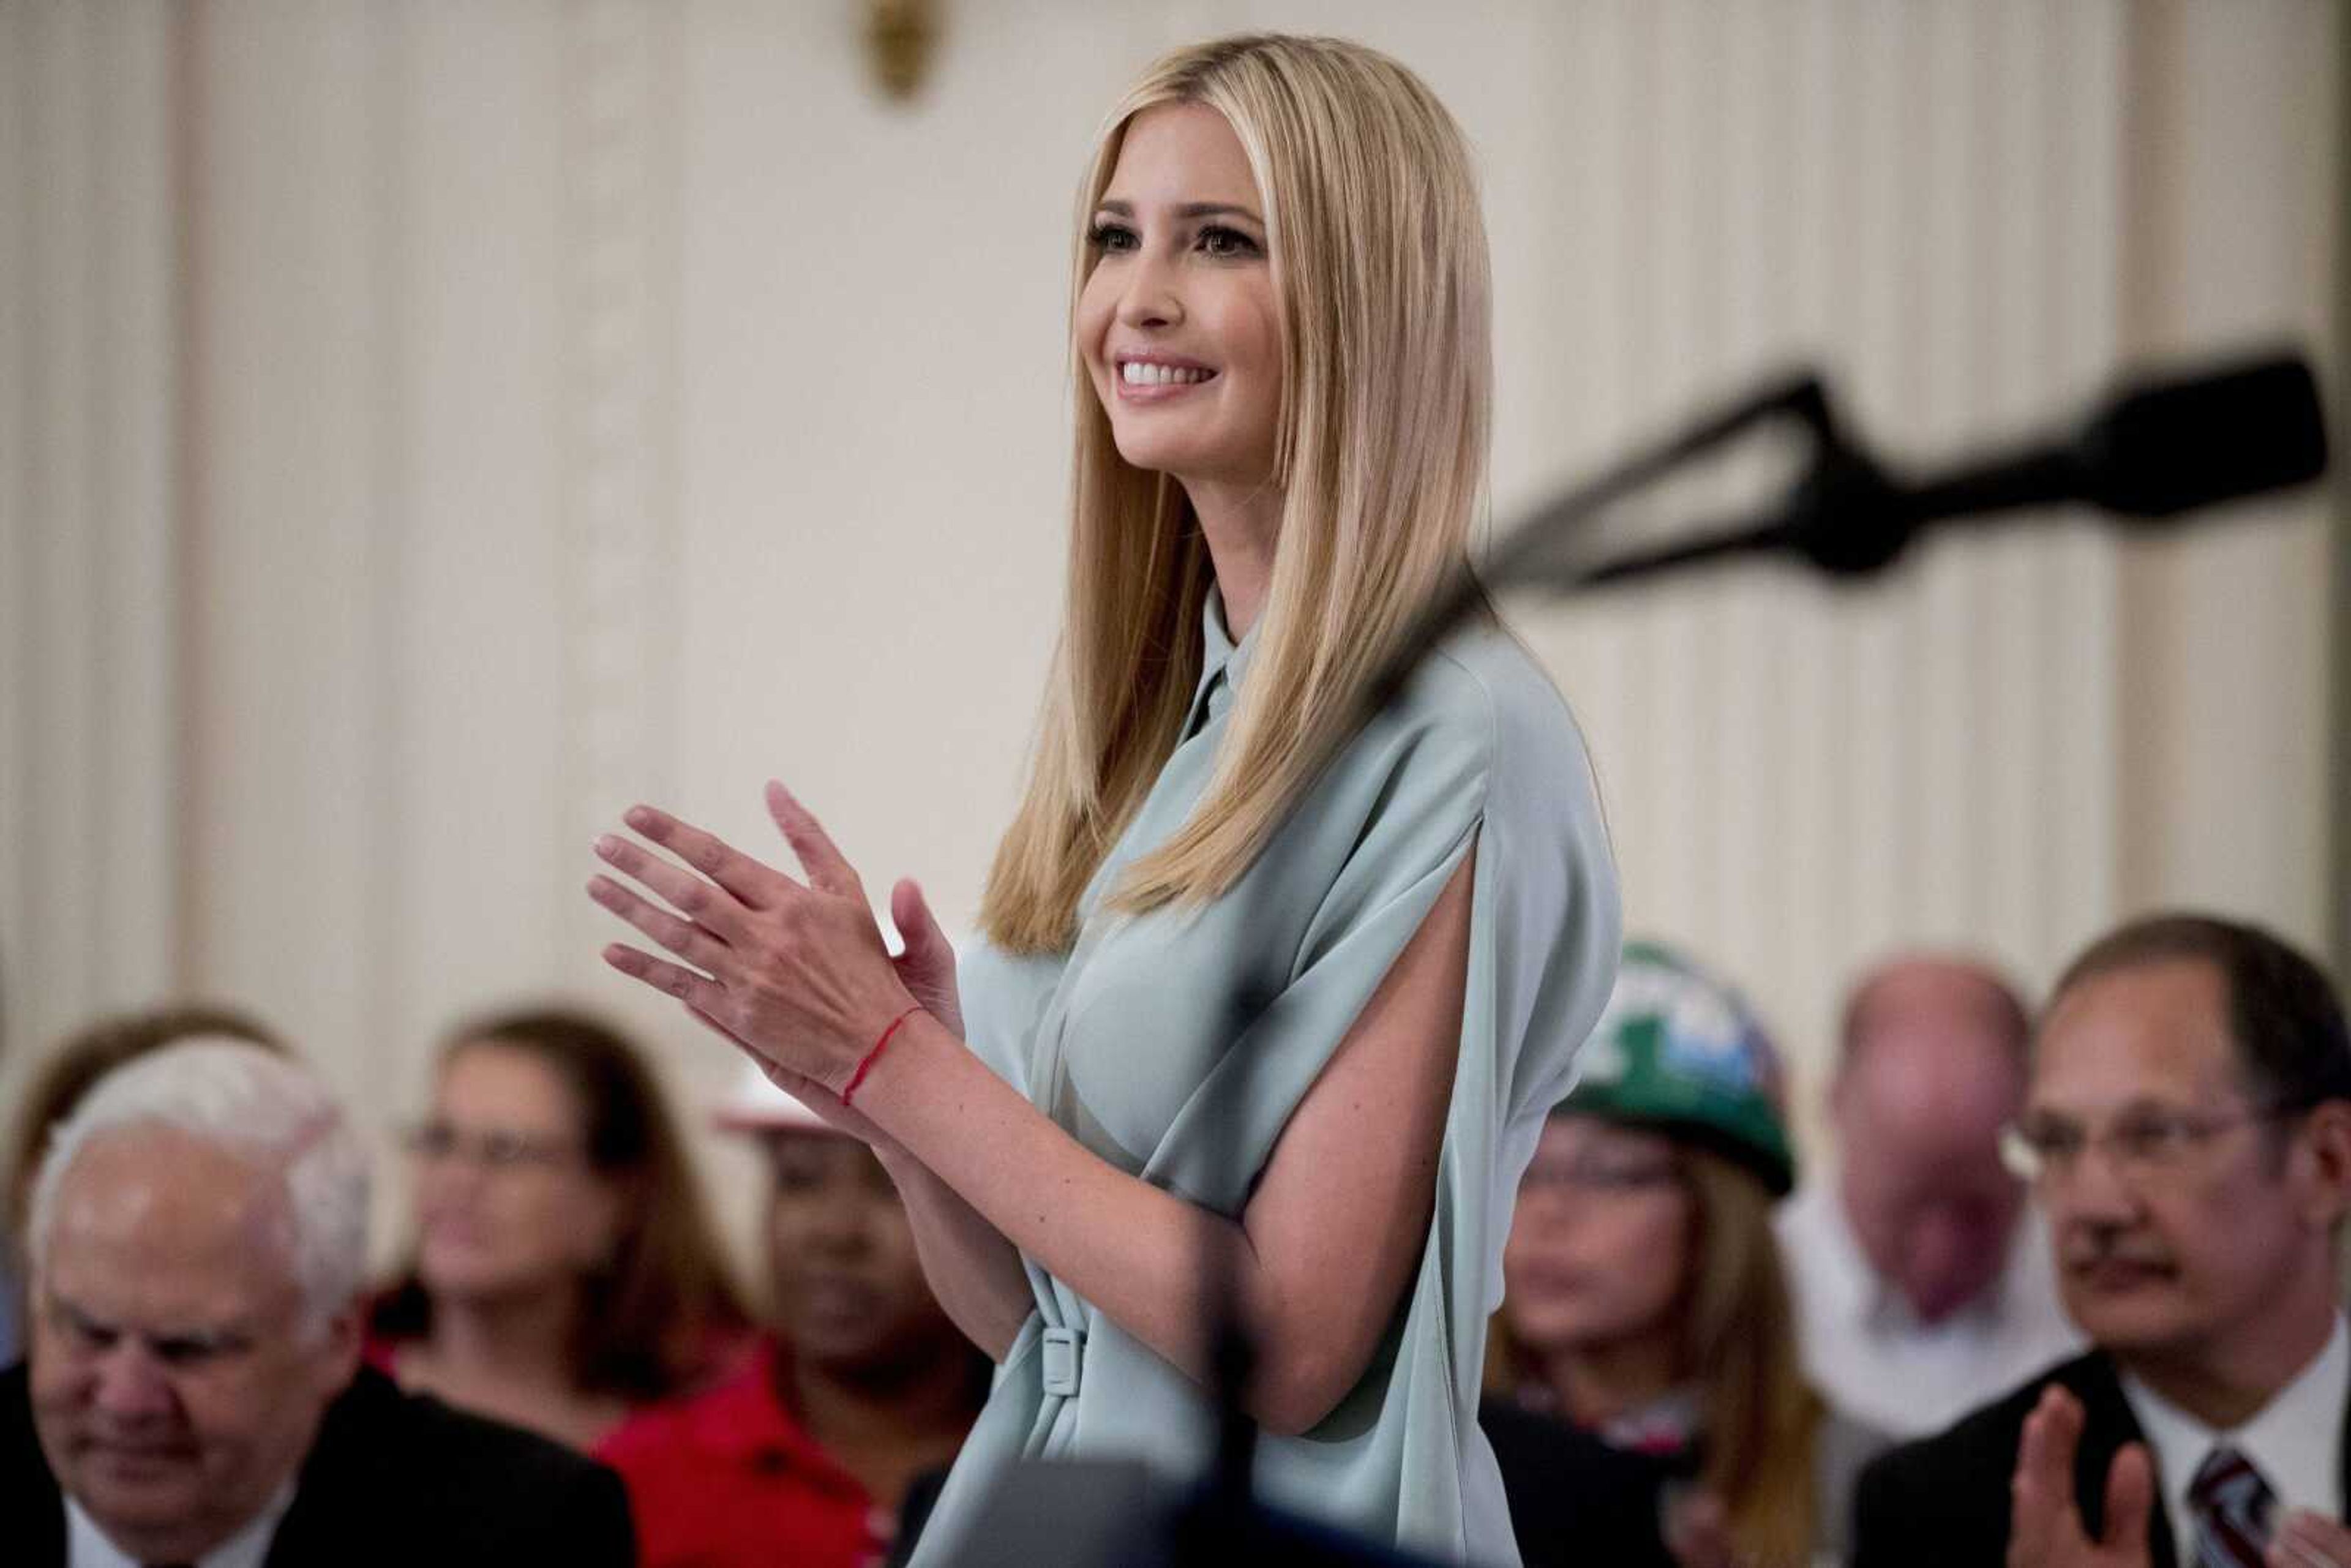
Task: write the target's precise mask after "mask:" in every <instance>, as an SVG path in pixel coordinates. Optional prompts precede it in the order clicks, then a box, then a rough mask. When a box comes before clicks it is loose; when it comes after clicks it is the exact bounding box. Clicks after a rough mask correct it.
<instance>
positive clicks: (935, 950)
mask: <svg viewBox="0 0 2351 1568" xmlns="http://www.w3.org/2000/svg"><path fill="white" fill-rule="evenodd" d="M890 924H891V925H895V926H896V927H897V928H898V938H899V940H900V941H902V942H904V943H905V945H906V956H905V962H907V963H909V964H913V965H915V966H917V967H921V968H924V969H929V968H933V967H936V966H938V965H940V964H946V965H947V966H949V967H952V966H953V965H954V963H955V947H954V946H953V944H951V943H949V942H948V941H947V934H946V932H945V931H942V930H941V929H939V922H938V918H937V916H935V915H933V914H932V913H931V906H930V904H929V903H928V901H926V900H925V898H924V897H923V889H922V885H921V884H920V883H917V882H915V881H914V878H913V877H911V876H906V877H900V878H899V879H898V884H897V885H896V886H895V887H893V888H892V889H891V890H890Z"/></svg>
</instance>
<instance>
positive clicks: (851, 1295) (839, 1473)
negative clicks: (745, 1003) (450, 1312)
mask: <svg viewBox="0 0 2351 1568" xmlns="http://www.w3.org/2000/svg"><path fill="white" fill-rule="evenodd" d="M745 1074H746V1082H745V1087H744V1089H743V1090H742V1091H741V1092H740V1093H738V1095H737V1098H736V1100H735V1101H734V1103H732V1104H730V1105H729V1106H728V1107H727V1108H726V1111H725V1112H723V1113H721V1117H720V1124H721V1125H722V1126H724V1127H726V1128H728V1129H729V1130H731V1131H735V1132H739V1133H745V1134H750V1135H752V1136H755V1137H757V1138H758V1140H759V1141H760V1143H761V1145H763V1152H764V1153H765V1155H767V1159H768V1169H769V1173H770V1176H771V1177H772V1185H771V1186H770V1187H769V1190H768V1213H767V1236H766V1243H767V1248H766V1250H767V1264H768V1291H769V1301H768V1308H769V1320H768V1321H769V1322H770V1324H771V1327H770V1329H769V1330H768V1333H765V1334H763V1335H762V1336H761V1337H760V1340H759V1343H758V1352H757V1354H755V1355H754V1356H753V1357H752V1359H751V1361H750V1362H749V1364H747V1366H746V1367H745V1368H744V1369H743V1370H742V1371H741V1372H739V1373H738V1374H737V1375H736V1376H735V1377H733V1378H732V1379H731V1380H729V1381H728V1382H726V1383H725V1384H723V1385H720V1386H718V1387H716V1388H713V1389H711V1390H710V1391H709V1392H707V1393H705V1394H702V1395H699V1396H693V1397H689V1398H686V1399H683V1400H679V1401H676V1402H674V1403H672V1404H669V1405H666V1406H654V1407H653V1408H651V1409H649V1410H647V1411H645V1412H644V1413H643V1414H642V1415H640V1416H637V1417H635V1418H634V1419H633V1420H632V1421H630V1422H629V1423H628V1424H627V1425H626V1426H624V1427H622V1428H621V1430H620V1431H619V1432H618V1433H617V1434H616V1435H615V1436H614V1437H612V1438H611V1441H610V1442H608V1443H606V1444H605V1445H604V1447H603V1448H602V1450H601V1452H602V1455H603V1457H604V1458H605V1459H606V1460H607V1461H608V1462H609V1463H611V1465H612V1466H613V1467H614V1468H615V1469H618V1470H619V1471H620V1472H621V1476H622V1479H623V1480H625V1481H626V1482H627V1483H628V1487H629V1494H630V1501H631V1505H632V1508H633V1510H634V1511H635V1514H636V1518H637V1522H638V1529H639V1538H640V1541H641V1542H642V1546H643V1556H644V1561H645V1562H646V1563H647V1564H649V1565H650V1568H664V1565H667V1568H686V1565H687V1564H700V1565H704V1568H726V1565H727V1564H736V1563H739V1564H743V1565H745V1568H750V1565H752V1564H764V1563H796V1564H801V1565H803V1568H853V1565H856V1564H861V1563H872V1562H873V1561H875V1560H876V1559H877V1557H878V1556H879V1554H880V1553H881V1552H883V1551H885V1550H887V1549H888V1548H889V1547H890V1545H891V1543H892V1540H893V1535H894V1534H895V1533H896V1521H897V1518H898V1511H899V1507H900V1504H901V1501H902V1500H903V1499H904V1496H905V1494H906V1491H907V1488H908V1485H909V1483H910V1482H912V1481H913V1480H914V1479H915V1478H916V1477H917V1476H919V1475H921V1474H923V1473H924V1472H925V1471H933V1470H939V1469H944V1468H945V1467H946V1464H947V1462H948V1461H949V1460H950V1459H952V1458H954V1457H955V1453H956V1448H958V1447H960V1446H961V1444H962V1442H963V1438H964V1434H965V1433H966V1432H967V1431H968V1430H969V1429H970V1427H971V1423H972V1420H973V1418H974V1417H975V1416H977V1414H978V1412H979V1407H980V1406H981V1404H982V1403H983V1402H984V1401H985V1400H986V1399H987V1386H988V1378H989V1375H990V1372H991V1364H990V1363H989V1361H988V1359H987V1356H986V1355H985V1354H982V1353H981V1352H980V1351H979V1350H977V1348H975V1347H974V1346H973V1345H972V1343H970V1342H969V1341H968V1340H966V1339H965V1338H964V1337H963V1335H962V1334H961V1333H959V1332H958V1331H957V1330H956V1326H955V1324H954V1323H953V1322H950V1321H949V1320H948V1318H947V1315H946V1312H945V1311H944V1310H943V1309H942V1308H941V1307H940V1306H939V1304H938V1302H937V1301H935V1299H933V1297H932V1295H931V1290H930V1286H929V1284H928V1282H927V1281H925V1278H924V1275H923V1267H922V1261H921V1260H920V1259H919V1258H917V1257H916V1256H915V1252H914V1232H913V1230H912V1228H910V1226H909V1225H908V1223H907V1218H906V1212H905V1209H904V1207H903V1206H902V1205H901V1204H900V1202H899V1200H898V1193H897V1189H896V1188H895V1187H894V1186H892V1185H891V1181H890V1178H889V1176H887V1175H886V1174H885V1173H884V1172H883V1168H882V1164H881V1161H879V1160H878V1159H876V1158H875V1157H874V1155H873V1153H872V1150H870V1149H868V1148H867V1147H866V1146H865V1145H863V1144H862V1143H860V1142H858V1141H857V1140H856V1139H854V1138H851V1137H845V1136H842V1135H841V1134H837V1133H835V1132H833V1131H832V1130H831V1128H829V1127H828V1126H826V1125H825V1124H824V1123H823V1122H821V1121H820V1120H818V1119H817V1117H816V1116H815V1115H814V1114H813V1113H810V1112H809V1111H808V1110H807V1109H806V1108H805V1107H803V1106H802V1105H801V1104H800V1103H799V1102H798V1101H796V1100H794V1099H792V1098H791V1097H790V1096H789V1095H788V1094H786V1093H784V1092H783V1091H781V1090H779V1089H778V1088H776V1087H774V1086H773V1085H772V1084H770V1083H769V1082H768V1079H767V1077H766V1075H765V1074H764V1073H762V1072H761V1071H759V1069H758V1067H757V1066H756V1065H754V1064H751V1063H748V1062H747V1063H745Z"/></svg>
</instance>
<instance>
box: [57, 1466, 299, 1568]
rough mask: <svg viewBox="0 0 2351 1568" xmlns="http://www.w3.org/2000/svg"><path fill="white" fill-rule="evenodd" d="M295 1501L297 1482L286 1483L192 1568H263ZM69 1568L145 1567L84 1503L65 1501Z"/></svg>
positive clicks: (67, 1565) (67, 1562) (69, 1499)
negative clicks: (111, 1536)
mask: <svg viewBox="0 0 2351 1568" xmlns="http://www.w3.org/2000/svg"><path fill="white" fill-rule="evenodd" d="M293 1502H294V1483H293V1482H292V1481H287V1483H286V1484H285V1485H284V1486H282V1487H280V1488H278V1489H277V1496H276V1497H273V1498H271V1499H270V1500H269V1506H268V1507H267V1508H265V1509H263V1510H262V1511H260V1512H259V1513H257V1514H256V1515H255V1516H254V1517H253V1519H252V1520H251V1521H249V1522H248V1523H247V1524H246V1526H245V1528H244V1529H242V1530H240V1531H237V1532H236V1533H235V1535H232V1536H230V1537H229V1538H228V1539H227V1540H226V1541H224V1542H221V1543H220V1544H219V1545H218V1546H215V1547H214V1548H213V1549H212V1550H211V1551H210V1552H205V1553H204V1555H203V1556H202V1557H199V1558H197V1559H196V1561H195V1563H193V1568H261V1564H262V1561H263V1559H265V1558H266V1557H267V1556H268V1555H269V1542H270V1540H271V1538H272V1537H274V1536H276V1535H277V1521H279V1520H281V1519H284V1518H285V1517H286V1511H287V1508H289V1507H291V1506H292V1505H293ZM66 1568H144V1564H143V1563H142V1562H141V1559H139V1558H136V1557H133V1556H131V1554H130V1553H129V1552H125V1551H123V1550H122V1548H120V1546H117V1545H116V1544H114V1542H111V1541H110V1540H108V1539H107V1537H106V1532H105V1531H102V1530H100V1529H99V1527H98V1521H96V1520H94V1519H92V1518H90V1516H89V1515H88V1514H87V1513H84V1512H83V1511H82V1508H81V1504H79V1503H78V1502H76V1501H75V1500H73V1499H72V1498H70V1497H68V1498H67V1499H66Z"/></svg>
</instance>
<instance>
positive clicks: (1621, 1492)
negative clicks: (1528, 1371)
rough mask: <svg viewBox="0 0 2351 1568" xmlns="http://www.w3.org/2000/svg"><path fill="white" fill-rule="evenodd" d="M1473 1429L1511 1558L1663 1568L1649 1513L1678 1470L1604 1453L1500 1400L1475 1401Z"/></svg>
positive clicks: (1597, 1443)
mask: <svg viewBox="0 0 2351 1568" xmlns="http://www.w3.org/2000/svg"><path fill="white" fill-rule="evenodd" d="M1478 1425H1479V1428H1480V1429H1481V1430H1483V1431H1484V1433H1485V1435H1486V1441H1487V1443H1488V1444H1489V1446H1490V1447H1491V1448H1493V1450H1494V1462H1495V1465H1496V1468H1498V1469H1499V1470H1500V1471H1501V1475H1502V1491H1503V1495H1504V1496H1505V1497H1506V1498H1507V1499H1508V1500H1509V1501H1510V1523H1511V1530H1512V1532H1513V1533H1514V1534H1515V1535H1516V1536H1517V1538H1518V1543H1519V1555H1520V1558H1521V1559H1522V1560H1523V1561H1524V1562H1525V1563H1527V1564H1528V1565H1529V1568H1549V1565H1550V1564H1553V1563H1558V1564H1562V1565H1564V1564H1568V1563H1608V1564H1610V1565H1611V1568H1671V1564H1672V1562H1673V1559H1672V1557H1671V1555H1670V1553H1668V1552H1667V1550H1666V1546H1665V1542H1664V1540H1663V1538H1662V1536H1661V1535H1660V1533H1659V1531H1658V1528H1657V1517H1658V1515H1657V1507H1658V1500H1659V1499H1660V1497H1661V1496H1662V1495H1663V1491H1664V1489H1665V1488H1666V1487H1667V1485H1668V1484H1670V1483H1672V1482H1674V1481H1676V1480H1678V1479H1686V1476H1687V1470H1686V1469H1684V1468H1683V1467H1680V1466H1677V1464H1675V1463H1674V1462H1673V1461H1671V1460H1668V1459H1667V1458H1660V1457H1658V1456H1656V1455H1653V1454H1641V1453H1635V1452H1631V1451H1628V1450H1626V1449H1623V1448H1614V1447H1612V1446H1611V1445H1609V1444H1608V1443H1606V1442H1604V1441H1603V1440H1602V1439H1601V1438H1600V1437H1597V1436H1595V1435H1594V1434H1593V1433H1591V1432H1587V1431H1585V1430H1583V1428H1581V1427H1574V1426H1572V1425H1570V1424H1569V1423H1567V1422H1564V1421H1561V1420H1558V1419H1555V1418H1554V1417H1552V1416H1545V1415H1541V1414H1539V1413H1537V1412H1535V1411H1531V1410H1526V1409H1522V1408H1520V1406H1517V1405H1515V1404H1513V1403H1512V1402H1511V1401H1510V1400H1509V1399H1506V1398H1488V1399H1486V1400H1485V1401H1483V1402H1482V1403H1481V1404H1480V1405H1479V1407H1478Z"/></svg>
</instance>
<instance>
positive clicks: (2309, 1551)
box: [2268, 1509, 2351, 1568]
mask: <svg viewBox="0 0 2351 1568" xmlns="http://www.w3.org/2000/svg"><path fill="white" fill-rule="evenodd" d="M2268 1563H2269V1568H2351V1530H2346V1529H2345V1528H2344V1527H2343V1526H2342V1525H2340V1524H2338V1523H2336V1522H2335V1521H2334V1520H2331V1519H2328V1518H2326V1517H2325V1515H2324V1514H2318V1513H2313V1512H2312V1511H2309V1510H2308V1509H2296V1510H2295V1511H2294V1512H2292V1513H2289V1514H2287V1515H2286V1516H2285V1518H2284V1519H2283V1520H2282V1521H2280V1522H2279V1524H2278V1528H2277V1533H2276V1534H2274V1535H2273V1536H2272V1537H2271V1538H2270V1550H2269V1557H2268Z"/></svg>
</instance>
